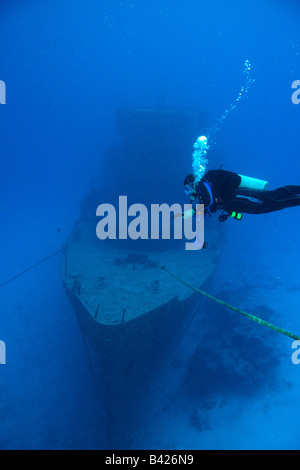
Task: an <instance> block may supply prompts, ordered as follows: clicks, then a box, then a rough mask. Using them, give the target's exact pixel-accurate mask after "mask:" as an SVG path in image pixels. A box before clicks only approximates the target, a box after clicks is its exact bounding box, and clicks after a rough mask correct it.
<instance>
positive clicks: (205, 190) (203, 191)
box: [197, 182, 214, 209]
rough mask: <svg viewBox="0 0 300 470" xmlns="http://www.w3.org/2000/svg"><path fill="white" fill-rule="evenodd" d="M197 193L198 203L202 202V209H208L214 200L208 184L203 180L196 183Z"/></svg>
mask: <svg viewBox="0 0 300 470" xmlns="http://www.w3.org/2000/svg"><path fill="white" fill-rule="evenodd" d="M197 194H198V198H199V201H200V204H204V209H209V208H210V206H211V205H212V203H213V202H214V198H213V195H212V191H211V186H210V184H209V183H203V182H200V183H198V185H197Z"/></svg>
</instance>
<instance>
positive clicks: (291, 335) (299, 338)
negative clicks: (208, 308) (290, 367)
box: [161, 266, 300, 341]
mask: <svg viewBox="0 0 300 470" xmlns="http://www.w3.org/2000/svg"><path fill="white" fill-rule="evenodd" d="M161 269H163V270H164V271H166V272H167V273H168V274H169V275H170V276H172V277H174V279H177V281H179V282H181V284H184V285H185V286H187V287H189V288H190V289H192V290H194V291H195V292H198V293H199V294H201V295H203V296H204V297H207V298H208V299H210V300H213V301H214V302H216V303H218V304H220V305H222V306H223V307H226V308H228V309H230V310H233V311H234V312H237V313H239V314H240V315H243V316H244V317H247V318H249V320H252V321H255V322H256V323H258V324H259V325H262V326H266V327H267V328H270V329H271V330H274V331H277V333H281V334H282V335H285V336H288V337H289V338H292V339H295V340H297V341H300V336H298V335H295V334H294V333H291V332H290V331H287V330H284V329H283V328H279V327H278V326H276V325H273V324H272V323H269V322H267V321H266V320H263V319H262V318H259V317H256V316H255V315H251V314H250V313H247V312H244V311H243V310H240V309H239V308H237V307H234V306H233V305H230V304H228V303H227V302H224V301H223V300H220V299H217V298H216V297H213V296H212V295H210V294H208V293H207V292H204V291H203V290H201V289H198V288H197V287H194V286H192V285H191V284H189V283H188V282H186V281H184V280H183V279H181V278H180V277H178V276H176V274H174V273H172V272H171V271H169V269H168V268H166V266H161Z"/></svg>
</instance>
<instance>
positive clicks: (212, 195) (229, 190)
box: [182, 170, 300, 222]
mask: <svg viewBox="0 0 300 470" xmlns="http://www.w3.org/2000/svg"><path fill="white" fill-rule="evenodd" d="M184 189H185V193H186V194H187V195H188V196H190V204H192V205H193V204H196V200H197V199H198V200H199V204H204V214H205V215H206V214H208V215H211V213H214V212H217V211H218V210H221V211H222V214H221V215H220V216H219V221H220V222H225V220H227V219H228V217H232V218H234V219H237V220H240V219H241V218H242V214H243V213H247V214H266V213H268V212H274V211H278V210H281V209H285V208H287V207H295V206H300V186H293V185H291V186H283V187H281V188H278V189H275V190H272V191H269V190H268V182H266V181H262V180H259V179H255V178H250V177H247V176H242V175H239V174H237V173H233V172H231V171H226V170H209V171H207V172H206V173H205V175H204V176H203V177H202V178H201V180H200V181H196V176H195V175H193V174H191V175H188V176H187V177H186V178H185V180H184ZM195 214H196V209H195V206H194V205H193V215H195ZM182 216H184V214H182Z"/></svg>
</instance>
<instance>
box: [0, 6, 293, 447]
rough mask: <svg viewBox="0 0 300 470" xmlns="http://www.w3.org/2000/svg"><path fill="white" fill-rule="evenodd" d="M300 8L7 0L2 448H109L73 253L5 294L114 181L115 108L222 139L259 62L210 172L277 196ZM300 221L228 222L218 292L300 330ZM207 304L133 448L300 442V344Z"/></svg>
mask: <svg viewBox="0 0 300 470" xmlns="http://www.w3.org/2000/svg"><path fill="white" fill-rule="evenodd" d="M299 15H300V12H299V5H298V4H297V2H296V1H288V0H286V1H279V0H275V1H271V0H263V1H262V0H260V1H258V0H242V1H241V0H239V1H234V0H230V1H227V2H224V1H218V0H216V1H214V2H209V1H197V0H185V1H184V2H183V1H181V0H172V1H170V0H159V1H158V0H151V1H144V2H141V1H137V0H132V1H130V0H126V1H125V0H124V1H114V0H110V1H105V0H101V1H89V0H87V1H85V2H83V1H81V0H72V1H68V0H64V1H58V0H52V1H51V2H38V1H37V0H28V1H20V0H19V1H17V0H10V1H5V0H2V1H1V4H0V43H1V49H0V64H1V66H0V80H2V81H4V82H5V84H6V104H5V105H2V106H1V107H0V126H1V127H0V149H1V150H0V152H1V157H0V161H1V167H0V181H1V184H0V218H1V232H0V246H1V252H0V265H1V273H0V285H1V288H0V299H1V300H0V340H2V341H5V344H6V353H7V364H6V365H0V396H1V400H0V448H1V449H105V448H106V447H107V441H106V440H107V437H106V427H105V408H104V406H103V403H102V402H101V400H100V398H99V393H98V389H97V384H96V383H95V381H94V377H93V374H92V373H91V371H90V368H89V361H88V358H87V356H86V351H85V349H84V345H83V343H82V338H81V333H80V330H79V327H78V324H77V320H76V315H75V313H74V311H73V310H72V308H71V306H70V304H69V302H68V300H67V298H66V295H65V292H64V289H63V286H62V282H61V279H60V266H59V257H53V258H51V259H49V260H48V261H47V262H46V263H43V264H41V265H39V266H37V267H36V269H34V270H31V271H29V272H27V273H26V274H24V275H23V276H21V277H19V278H17V279H15V280H14V281H13V282H10V283H8V284H5V285H2V284H4V283H5V282H6V281H7V280H9V279H10V278H12V277H13V276H15V275H16V274H17V273H20V272H22V271H24V270H26V269H27V268H28V267H29V266H32V265H34V264H35V263H37V262H38V261H39V260H41V259H43V258H45V257H46V256H48V255H50V254H52V253H54V252H55V251H56V250H59V249H61V247H62V245H63V244H64V243H65V240H66V238H67V237H68V235H69V233H70V231H71V230H72V227H73V225H74V222H76V220H77V219H78V218H79V213H80V204H81V202H82V200H83V199H84V197H85V196H86V194H87V193H88V191H89V185H90V181H91V180H92V179H93V178H94V177H95V175H97V176H98V175H101V172H103V173H104V172H105V168H104V165H105V162H104V160H103V158H102V155H103V154H104V152H105V151H106V150H107V148H108V147H109V146H111V145H114V144H115V143H117V142H119V135H118V133H117V131H116V128H115V113H116V110H117V109H119V108H143V107H144V108H156V107H160V108H161V107H163V108H167V109H192V110H196V111H198V112H201V113H202V114H203V116H205V123H206V124H205V128H206V127H207V128H209V127H211V126H214V125H215V123H216V122H217V120H218V118H219V117H220V116H222V115H223V113H224V112H225V110H226V109H228V108H229V107H230V105H231V104H235V101H236V98H237V96H238V93H239V91H240V89H241V86H242V84H243V70H244V63H245V60H249V61H250V63H251V65H252V68H251V77H252V78H254V79H255V82H254V83H253V85H252V86H251V88H250V89H249V91H248V93H247V96H246V97H244V98H243V99H241V100H240V101H239V102H238V103H237V109H236V110H235V111H233V112H231V113H229V114H228V116H227V117H226V119H225V120H224V121H223V122H222V125H221V126H220V128H219V130H218V132H216V134H215V135H214V143H213V146H212V147H211V149H210V151H209V152H208V154H207V158H208V161H209V164H208V168H209V169H211V168H215V167H219V166H221V165H223V168H224V169H227V170H231V171H235V172H238V173H241V174H244V175H250V176H253V177H257V178H261V179H264V180H268V181H269V182H270V189H274V188H276V187H279V186H284V185H286V184H300V163H299V144H300V133H299V124H300V106H297V105H295V104H293V103H292V100H291V97H292V93H293V91H294V90H292V83H293V81H294V80H300V33H299ZM205 128H204V129H203V128H201V129H199V135H200V134H202V133H205ZM195 137H197V136H195ZM193 143H194V141H191V151H190V154H186V155H182V159H183V160H184V162H183V165H182V168H183V172H182V178H181V179H178V180H176V181H173V180H170V179H169V178H168V175H167V174H166V175H165V185H169V186H170V187H171V188H174V187H178V194H181V191H182V183H183V179H184V177H185V173H184V171H185V170H186V168H188V167H189V166H190V168H192V151H193ZM141 158H142V156H141ZM155 158H163V150H162V155H161V156H159V155H158V156H155ZM110 164H112V162H110ZM124 165H126V162H124ZM171 166H172V162H171V161H170V167H171ZM103 185H104V186H105V187H109V189H110V190H111V193H117V194H118V188H116V187H113V183H111V184H110V183H109V181H105V182H103ZM149 186H150V187H151V174H150V175H149ZM154 189H155V191H156V195H157V194H159V191H160V189H161V188H154ZM182 193H183V192H182ZM107 197H108V198H109V194H108V195H107ZM100 202H101V201H100ZM100 202H99V203H100ZM178 202H182V203H186V202H187V201H186V200H185V198H184V193H183V194H182V201H178ZM299 210H300V209H299V208H292V209H287V210H285V211H280V212H275V213H272V214H267V215H263V216H250V215H249V216H244V218H243V220H242V222H237V221H234V220H229V221H228V222H227V223H226V224H225V227H223V226H222V229H223V228H224V246H223V247H222V257H221V260H220V262H219V265H218V268H217V272H216V274H215V276H214V278H213V280H212V282H211V284H210V286H209V292H210V293H211V294H212V295H215V296H216V297H219V298H221V299H223V300H225V301H227V302H229V303H231V304H234V305H236V306H237V307H239V308H241V309H244V310H246V311H248V312H249V313H253V314H254V315H258V316H261V317H262V318H264V319H266V320H269V321H271V322H273V323H276V324H278V325H279V326H281V327H283V328H285V329H287V330H290V331H293V332H294V333H298V334H299V333H300V315H299V306H300V280H299V261H300V254H299V245H298V241H299V235H298V233H299V228H300V225H299V215H300V212H299ZM207 223H209V220H208V222H207ZM201 309H202V311H201V316H199V318H196V321H195V323H194V325H193V328H192V329H191V331H189V332H188V333H187V337H186V338H185V339H184V340H183V343H182V345H181V348H182V349H181V351H184V353H182V355H181V353H180V351H179V352H178V357H177V359H176V358H175V360H174V362H173V366H172V367H170V369H169V371H168V374H167V377H166V378H165V379H162V381H161V386H160V387H158V388H157V389H156V390H155V392H154V393H153V396H152V397H150V399H149V400H150V403H149V406H148V412H146V411H145V412H144V414H143V416H142V419H141V423H140V426H139V428H138V429H137V431H136V434H135V436H134V439H133V443H132V448H133V449H134V448H136V449H175V450H176V449H299V448H300V438H299V432H298V423H299V419H300V404H299V390H300V364H299V365H296V364H294V363H293V362H292V360H291V356H292V353H293V352H294V350H293V349H292V343H293V341H292V340H290V339H289V338H286V337H283V336H280V335H279V334H277V333H275V332H269V331H265V330H264V329H263V327H261V326H259V325H256V324H252V323H251V322H250V321H249V320H246V319H244V318H240V317H239V315H238V314H236V313H233V312H229V311H226V310H224V309H223V308H221V307H218V306H215V304H211V303H209V302H208V301H206V302H205V303H204V304H201ZM203 311H204V315H203ZM202 318H205V324H206V330H207V331H206V334H205V337H203V335H201V331H202V328H201V326H202V325H201V321H202V320H201V319H202ZM249 323H251V324H249ZM262 330H263V331H262ZM220 332H222V335H220ZM221 336H222V338H221ZM192 343H193V345H194V346H195V347H194V349H193V354H192V355H191V357H189V359H188V360H187V361H186V363H184V364H183V365H182V364H181V357H184V356H185V353H186V351H187V350H188V349H189V347H190V345H191V344H192ZM153 353H154V354H155V351H154V352H153ZM176 361H177V362H176ZM176 364H177V365H176ZM178 364H180V367H179V366H178ZM178 369H180V371H181V372H180V379H178ZM173 372H174V374H173Z"/></svg>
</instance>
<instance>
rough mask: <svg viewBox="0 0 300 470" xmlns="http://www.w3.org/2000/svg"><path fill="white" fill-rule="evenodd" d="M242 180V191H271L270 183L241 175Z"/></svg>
mask: <svg viewBox="0 0 300 470" xmlns="http://www.w3.org/2000/svg"><path fill="white" fill-rule="evenodd" d="M239 176H240V177H241V178H242V180H241V184H240V185H239V188H241V189H253V190H254V191H255V190H259V191H267V190H268V189H269V182H268V181H263V180H260V179H257V178H251V177H250V176H244V175H239Z"/></svg>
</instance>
